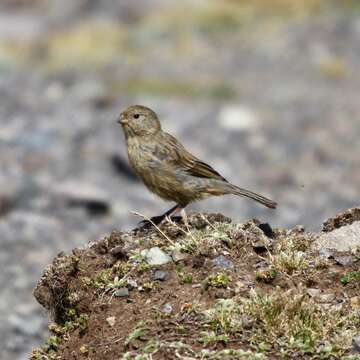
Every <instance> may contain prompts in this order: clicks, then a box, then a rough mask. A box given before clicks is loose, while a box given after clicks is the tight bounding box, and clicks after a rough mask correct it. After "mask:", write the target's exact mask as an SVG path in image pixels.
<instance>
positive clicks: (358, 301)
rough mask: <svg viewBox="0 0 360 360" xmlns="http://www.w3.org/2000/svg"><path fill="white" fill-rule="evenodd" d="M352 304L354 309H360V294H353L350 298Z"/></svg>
mask: <svg viewBox="0 0 360 360" xmlns="http://www.w3.org/2000/svg"><path fill="white" fill-rule="evenodd" d="M350 305H351V308H352V309H353V310H355V311H357V310H360V296H353V297H352V298H350Z"/></svg>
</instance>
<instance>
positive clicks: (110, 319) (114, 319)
mask: <svg viewBox="0 0 360 360" xmlns="http://www.w3.org/2000/svg"><path fill="white" fill-rule="evenodd" d="M115 321H116V317H115V316H110V317H108V318H106V322H107V323H108V324H109V325H110V326H111V327H113V326H114V325H115Z"/></svg>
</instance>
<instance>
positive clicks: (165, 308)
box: [161, 303, 173, 314]
mask: <svg viewBox="0 0 360 360" xmlns="http://www.w3.org/2000/svg"><path fill="white" fill-rule="evenodd" d="M161 311H162V312H163V313H165V314H170V313H172V311H173V307H172V306H171V304H169V303H166V304H165V305H164V306H163V307H162V309H161Z"/></svg>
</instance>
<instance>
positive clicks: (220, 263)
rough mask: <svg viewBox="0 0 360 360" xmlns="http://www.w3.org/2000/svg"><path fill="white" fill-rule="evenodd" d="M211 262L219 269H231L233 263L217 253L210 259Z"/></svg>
mask: <svg viewBox="0 0 360 360" xmlns="http://www.w3.org/2000/svg"><path fill="white" fill-rule="evenodd" d="M212 262H213V264H214V266H215V267H217V268H221V269H233V268H234V263H233V262H232V261H231V260H228V259H227V258H226V257H225V256H224V255H219V256H218V257H216V258H215V259H213V260H212Z"/></svg>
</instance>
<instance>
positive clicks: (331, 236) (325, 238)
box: [314, 221, 360, 251]
mask: <svg viewBox="0 0 360 360" xmlns="http://www.w3.org/2000/svg"><path fill="white" fill-rule="evenodd" d="M314 245H315V247H317V246H319V247H327V248H331V249H335V250H338V251H348V250H351V249H356V248H357V247H358V246H360V221H355V222H354V223H352V224H351V225H346V226H343V227H341V228H339V229H335V230H333V231H331V232H326V233H323V234H321V236H320V237H319V239H318V240H317V241H316V242H315V244H314Z"/></svg>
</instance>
